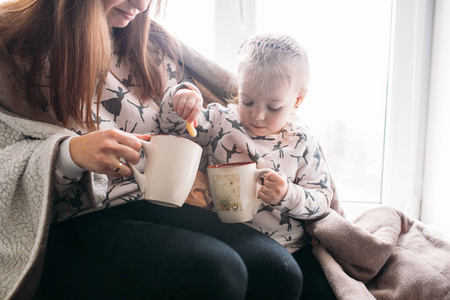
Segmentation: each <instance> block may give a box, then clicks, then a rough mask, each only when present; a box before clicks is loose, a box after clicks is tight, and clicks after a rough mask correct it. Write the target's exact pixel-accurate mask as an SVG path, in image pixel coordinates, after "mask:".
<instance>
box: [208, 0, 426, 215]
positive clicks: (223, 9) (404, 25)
mask: <svg viewBox="0 0 450 300" xmlns="http://www.w3.org/2000/svg"><path fill="white" fill-rule="evenodd" d="M214 4H215V6H214V7H215V16H216V20H217V22H216V23H215V39H216V40H215V47H216V48H215V49H216V50H215V51H216V57H217V60H218V62H219V63H222V64H226V63H227V62H229V61H231V60H233V59H235V52H236V51H235V49H238V47H239V44H240V43H241V42H242V40H243V39H244V37H245V36H248V35H251V34H253V33H254V29H255V24H254V22H255V14H254V13H255V0H231V1H223V0H215V2H214ZM392 7H393V9H392V22H393V24H394V26H393V29H394V30H392V31H391V51H390V66H389V76H388V82H387V97H386V98H387V105H386V107H387V109H386V127H385V147H384V159H383V180H382V186H381V189H382V192H381V201H380V202H381V204H383V205H389V206H392V207H394V208H396V209H399V210H401V211H403V212H404V213H406V214H407V215H409V216H411V217H414V218H418V217H419V216H420V207H421V196H422V186H423V170H424V151H425V142H424V141H425V137H426V121H427V109H428V95H429V77H430V61H431V43H432V40H431V39H432V31H433V10H434V0H392ZM342 200H343V201H345V199H342ZM347 205H349V206H350V207H351V208H352V210H354V209H355V207H354V206H360V210H364V209H366V208H367V207H368V206H369V207H370V206H374V204H369V203H368V204H366V203H348V204H347ZM375 205H376V204H375Z"/></svg>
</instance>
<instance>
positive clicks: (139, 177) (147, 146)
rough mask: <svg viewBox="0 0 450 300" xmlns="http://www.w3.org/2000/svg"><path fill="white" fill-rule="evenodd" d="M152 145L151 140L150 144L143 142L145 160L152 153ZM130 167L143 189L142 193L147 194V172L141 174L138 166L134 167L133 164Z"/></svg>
mask: <svg viewBox="0 0 450 300" xmlns="http://www.w3.org/2000/svg"><path fill="white" fill-rule="evenodd" d="M150 144H151V140H150V141H148V142H147V141H144V140H141V145H142V150H144V155H145V158H147V157H148V154H149V153H150ZM128 166H129V167H130V169H131V171H133V175H134V178H135V179H136V181H137V183H138V185H139V188H140V189H141V192H142V193H145V179H146V176H145V172H144V173H141V172H139V170H138V169H137V168H136V166H135V165H133V164H132V163H129V164H128Z"/></svg>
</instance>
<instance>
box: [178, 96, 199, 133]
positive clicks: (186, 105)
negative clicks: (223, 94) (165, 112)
mask: <svg viewBox="0 0 450 300" xmlns="http://www.w3.org/2000/svg"><path fill="white" fill-rule="evenodd" d="M202 106H203V98H202V96H201V95H199V94H198V93H197V92H195V91H193V90H189V89H180V90H178V91H177V92H176V93H175V95H174V96H173V110H174V111H175V112H176V113H177V114H178V115H179V116H180V117H182V118H183V119H185V120H186V122H188V123H192V122H194V126H195V127H196V126H197V116H198V114H199V113H200V112H201V110H202Z"/></svg>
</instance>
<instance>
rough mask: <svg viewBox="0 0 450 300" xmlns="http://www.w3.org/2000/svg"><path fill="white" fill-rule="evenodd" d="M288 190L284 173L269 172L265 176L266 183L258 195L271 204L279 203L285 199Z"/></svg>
mask: <svg viewBox="0 0 450 300" xmlns="http://www.w3.org/2000/svg"><path fill="white" fill-rule="evenodd" d="M287 190H288V182H287V178H286V176H285V175H284V174H282V173H276V172H269V173H267V174H266V177H265V178H264V185H263V186H261V188H260V189H259V191H258V197H259V198H261V200H262V201H264V202H266V203H268V204H270V205H277V204H278V203H280V202H281V200H283V198H284V196H285V195H286V193H287Z"/></svg>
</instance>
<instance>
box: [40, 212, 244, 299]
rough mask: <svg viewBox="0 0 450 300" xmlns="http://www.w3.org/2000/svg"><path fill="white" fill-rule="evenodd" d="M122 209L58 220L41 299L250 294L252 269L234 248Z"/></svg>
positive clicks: (44, 276) (194, 296)
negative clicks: (138, 217) (136, 217)
mask: <svg viewBox="0 0 450 300" xmlns="http://www.w3.org/2000/svg"><path fill="white" fill-rule="evenodd" d="M125 206H126V205H124V207H125ZM121 209H123V208H121V207H118V208H117V209H116V208H111V209H108V210H107V211H101V212H96V213H92V214H89V215H85V216H80V217H77V218H75V219H73V220H70V221H65V222H62V223H59V224H56V225H54V226H52V228H51V230H50V238H49V243H48V247H47V253H46V261H45V265H44V271H43V275H42V280H41V284H40V287H39V292H38V293H37V295H38V296H36V298H37V299H98V300H101V299H108V300H110V299H121V300H122V299H227V300H228V299H244V298H245V293H246V288H247V271H246V269H245V266H244V264H243V262H242V260H241V258H240V257H239V255H238V254H237V253H236V252H235V251H234V250H233V249H231V248H230V247H228V246H227V245H225V244H224V243H222V242H220V241H218V240H217V239H214V238H211V237H208V236H206V235H202V234H198V233H195V232H192V231H188V230H183V229H179V228H176V227H170V226H165V225H160V224H154V223H151V222H147V221H140V220H133V219H127V218H125V219H124V218H121V217H119V216H120V213H119V211H120V210H121Z"/></svg>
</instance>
